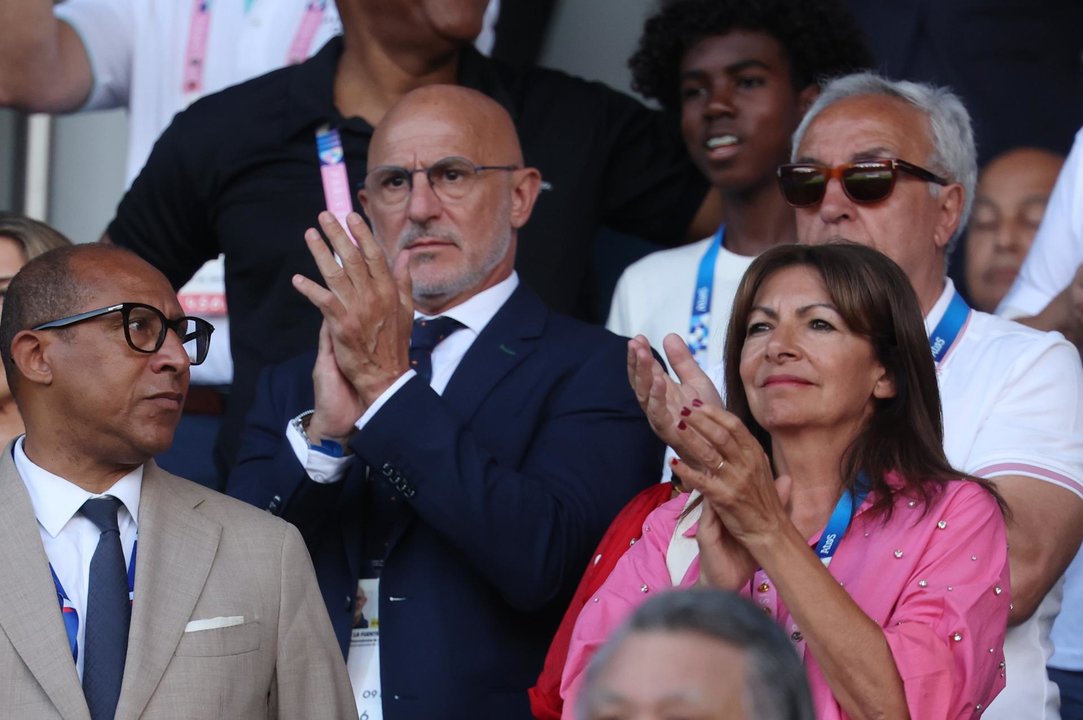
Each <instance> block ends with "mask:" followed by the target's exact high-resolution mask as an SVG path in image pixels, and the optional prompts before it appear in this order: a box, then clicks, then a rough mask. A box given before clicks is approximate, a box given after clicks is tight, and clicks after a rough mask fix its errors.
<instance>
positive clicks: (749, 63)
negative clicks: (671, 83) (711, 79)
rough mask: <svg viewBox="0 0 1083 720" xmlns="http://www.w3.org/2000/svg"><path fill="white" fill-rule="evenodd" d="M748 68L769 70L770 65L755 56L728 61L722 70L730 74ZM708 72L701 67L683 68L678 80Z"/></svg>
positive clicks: (696, 76)
mask: <svg viewBox="0 0 1083 720" xmlns="http://www.w3.org/2000/svg"><path fill="white" fill-rule="evenodd" d="M749 69H757V70H770V69H771V66H770V65H768V64H767V63H765V62H764V61H762V60H756V59H755V58H748V59H746V60H738V61H737V62H734V63H730V64H729V65H726V66H725V67H723V68H722V71H723V72H725V73H730V74H732V73H739V72H741V71H743V70H749ZM708 74H709V71H708V70H705V69H702V68H696V69H694V70H685V71H683V72H681V75H680V78H679V79H680V80H689V79H693V78H699V77H702V76H704V75H708Z"/></svg>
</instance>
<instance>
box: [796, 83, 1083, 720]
mask: <svg viewBox="0 0 1083 720" xmlns="http://www.w3.org/2000/svg"><path fill="white" fill-rule="evenodd" d="M793 147H794V150H793V163H792V164H789V165H783V166H781V167H780V168H779V171H778V175H779V184H780V187H781V190H782V193H783V196H784V197H785V198H786V200H787V201H788V202H789V203H790V205H792V206H793V207H794V208H795V212H796V214H797V232H798V239H799V241H800V242H805V243H823V242H835V241H848V242H856V243H860V244H863V245H869V246H871V247H874V248H877V249H878V250H881V251H882V252H884V253H885V254H886V255H888V256H889V257H891V258H892V259H893V260H895V261H896V262H897V263H898V264H899V265H900V266H901V267H902V268H903V270H904V271H906V274H907V275H908V276H909V278H910V281H911V283H912V284H913V286H914V289H915V290H916V291H917V295H918V299H919V300H920V301H921V304H922V309H923V310H924V312H925V314H926V321H925V322H926V327H927V329H928V331H929V334H930V340H929V342H930V348H931V350H932V353H933V356H934V359H935V360H936V365H937V377H938V378H939V380H940V393H941V404H942V408H943V415H944V446H945V448H944V449H945V452H946V454H947V457H948V460H949V461H950V462H951V463H952V465H953V466H954V467H956V468H957V469H959V470H961V471H963V472H966V473H969V474H972V475H976V476H979V477H984V478H987V479H989V480H990V481H992V482H993V483H994V484H995V485H996V488H997V490H998V491H999V492H1000V494H1001V496H1002V497H1003V498H1004V499H1005V500H1006V501H1007V503H1008V505H1009V507H1010V510H1011V515H1010V517H1009V525H1008V528H1009V540H1010V545H1011V581H1012V588H1011V591H1012V602H1013V611H1012V616H1011V619H1010V623H1011V625H1013V626H1014V627H1011V628H1009V632H1008V637H1007V639H1006V641H1005V647H1004V651H1005V657H1006V674H1007V687H1006V689H1005V690H1004V691H1003V692H1002V693H1001V695H1000V696H999V697H998V698H997V699H996V701H994V702H993V703H992V705H991V706H990V707H989V709H988V711H987V712H986V713H985V715H984V716H983V717H986V718H990V717H992V718H1056V717H1058V714H1057V704H1058V703H1057V694H1056V690H1055V689H1054V688H1052V687H1051V685H1050V683H1049V682H1048V680H1047V678H1046V674H1045V661H1046V659H1047V658H1048V654H1047V652H1048V648H1049V644H1048V633H1049V626H1050V624H1051V622H1052V618H1053V615H1054V614H1055V613H1056V610H1057V607H1059V604H1060V586H1059V584H1058V585H1057V587H1056V588H1055V589H1053V588H1054V584H1055V583H1056V582H1057V580H1058V578H1059V577H1060V576H1061V574H1062V573H1063V572H1064V569H1065V568H1066V567H1067V565H1068V563H1069V562H1070V561H1071V559H1072V557H1073V556H1074V555H1075V553H1076V549H1077V548H1078V547H1079V544H1080V539H1081V537H1083V373H1081V371H1080V365H1079V357H1078V355H1077V354H1076V352H1075V348H1074V347H1073V346H1072V345H1070V344H1069V343H1068V342H1067V341H1065V340H1064V338H1063V337H1061V336H1060V335H1058V334H1053V333H1051V334H1045V333H1039V332H1036V331H1033V330H1031V329H1029V328H1025V327H1023V326H1021V325H1019V324H1017V323H1013V322H1010V321H1007V320H1003V319H1001V318H997V317H995V316H992V315H988V314H986V313H982V312H978V311H975V310H971V309H970V308H969V307H967V305H966V303H965V302H964V301H963V299H962V298H961V297H960V296H959V295H958V293H957V292H956V291H955V288H954V287H953V285H952V282H951V280H950V279H948V278H946V277H945V271H946V267H947V257H948V254H949V253H950V251H951V248H952V247H953V246H954V243H955V241H956V239H957V238H958V235H959V233H960V229H961V227H962V226H963V225H964V224H965V223H966V219H967V217H968V215H969V212H970V207H971V204H972V200H973V196H974V187H975V184H976V176H977V164H976V161H975V156H976V153H975V149H974V139H973V133H972V131H971V127H970V118H969V116H968V115H967V112H966V109H965V108H964V107H963V105H962V103H961V102H960V101H959V99H958V98H957V97H956V96H955V95H954V94H952V93H951V92H950V91H948V90H945V89H942V88H934V87H931V86H928V85H922V84H917V83H910V82H901V81H899V82H896V81H889V80H886V79H883V78H881V77H878V76H876V75H873V74H868V73H865V74H859V75H850V76H847V77H843V78H840V79H837V80H835V81H833V82H832V83H830V84H828V85H827V86H826V87H825V88H824V90H823V93H822V94H821V95H820V98H819V99H818V100H817V101H816V102H815V103H814V104H813V106H812V108H811V109H810V110H809V112H808V114H807V115H806V116H805V119H804V121H803V122H802V123H801V125H800V127H798V129H797V132H796V133H795V135H794V144H793ZM950 531H951V530H950V528H945V532H950ZM974 561H975V562H981V558H977V557H975V559H974ZM1051 589H1052V592H1051ZM1043 598H1044V600H1043ZM931 610H934V609H931ZM904 681H905V678H904Z"/></svg>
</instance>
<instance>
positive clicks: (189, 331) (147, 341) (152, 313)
mask: <svg viewBox="0 0 1083 720" xmlns="http://www.w3.org/2000/svg"><path fill="white" fill-rule="evenodd" d="M115 312H118V313H120V314H121V317H123V318H124V339H125V340H127V341H128V346H129V347H130V348H131V349H132V350H135V351H136V352H141V353H156V352H158V351H159V350H161V349H162V345H163V344H164V343H165V334H166V331H167V330H172V331H173V332H175V333H177V337H179V338H180V341H181V345H183V346H184V351H185V352H186V353H188V359H189V360H190V361H191V363H192V365H199V364H200V363H201V362H203V361H204V360H206V359H207V351H208V350H209V349H210V346H211V333H212V332H214V326H213V325H211V324H210V323H209V322H207V321H206V320H204V319H203V318H197V317H189V316H185V317H180V318H177V319H176V320H170V319H168V318H167V317H166V316H165V315H163V314H162V311H161V310H159V309H158V308H156V307H154V306H152V305H144V304H143V303H118V304H116V305H110V306H108V307H103V308H98V309H97V310H88V311H86V312H82V313H79V314H78V315H72V316H70V317H66V318H60V319H59V320H52V321H50V322H46V323H42V324H40V325H36V326H35V327H33V328H32V329H33V330H54V329H56V328H65V327H70V326H72V325H76V324H78V323H81V322H86V321H87V320H93V319H94V318H99V317H101V316H103V315H108V314H110V313H115Z"/></svg>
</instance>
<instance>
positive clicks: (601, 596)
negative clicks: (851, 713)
mask: <svg viewBox="0 0 1083 720" xmlns="http://www.w3.org/2000/svg"><path fill="white" fill-rule="evenodd" d="M873 500H874V498H872V497H869V498H867V499H866V501H865V502H864V503H863V504H862V506H861V508H859V510H858V512H857V514H856V515H855V517H854V520H853V523H852V525H851V527H850V529H849V531H848V532H847V533H846V535H845V536H844V537H843V539H842V541H841V543H840V544H839V546H838V549H837V550H836V552H835V556H834V559H833V560H832V562H831V565H830V566H829V567H828V571H829V572H830V573H831V575H832V576H833V577H834V578H835V579H837V580H838V581H839V584H840V585H842V586H843V587H844V588H845V589H846V590H847V591H848V592H849V593H850V596H851V597H852V598H853V599H854V602H856V603H857V605H858V606H859V607H860V608H861V609H862V610H863V611H864V612H865V614H866V615H868V616H869V617H870V618H872V620H874V621H875V622H876V623H878V624H879V625H880V626H881V627H882V628H883V629H884V636H885V637H886V638H887V642H888V645H889V646H890V648H891V652H892V655H893V656H894V659H895V665H896V667H897V668H898V671H899V675H900V677H901V678H902V681H903V687H904V690H905V693H906V701H907V705H908V707H909V709H910V716H911V717H913V718H921V719H922V720H927V719H939V718H972V717H976V716H978V715H980V714H981V711H982V710H983V709H984V708H985V707H987V706H988V705H989V702H990V701H992V699H993V698H994V697H996V695H997V693H999V692H1000V690H1001V689H1002V688H1003V687H1004V652H1003V644H1004V632H1005V629H1006V626H1007V621H1008V605H1009V597H1010V592H1009V585H1008V544H1007V533H1006V530H1005V524H1004V518H1003V516H1002V515H1001V512H1000V509H999V507H998V506H997V503H996V501H995V500H994V499H993V497H992V496H991V495H990V494H989V493H988V492H986V491H985V490H984V489H983V488H982V487H981V486H979V485H978V484H976V483H973V482H967V481H959V482H950V483H948V484H947V486H946V487H945V488H944V492H943V493H942V494H941V495H940V497H939V498H937V500H936V501H935V502H934V503H933V505H932V507H931V508H929V511H928V512H927V513H925V514H924V515H923V514H922V512H923V509H924V508H923V506H922V504H921V503H920V501H914V500H908V499H906V498H903V497H899V498H896V500H895V509H894V513H893V515H892V517H891V519H890V520H889V521H887V522H886V523H885V521H884V519H883V516H882V515H881V516H877V517H873V516H871V515H870V513H868V509H869V507H870V506H871V504H872V502H873ZM686 501H687V496H681V497H678V498H674V499H673V500H671V501H669V502H668V503H666V504H665V505H662V506H661V507H659V508H658V509H657V510H655V511H654V512H653V513H651V514H650V515H649V516H647V519H646V521H645V522H644V523H643V538H642V540H640V541H639V542H638V543H636V544H635V545H633V546H632V547H631V548H630V549H629V550H628V552H626V553H625V554H624V557H623V558H621V560H620V562H618V563H617V565H616V567H615V568H614V569H613V572H612V574H611V575H610V576H609V578H608V579H607V580H606V582H605V584H604V585H602V587H601V588H600V589H599V591H598V592H597V593H596V594H595V596H594V597H593V598H591V600H590V601H589V602H588V603H587V604H586V606H585V607H584V608H583V611H582V612H581V613H580V614H579V619H578V620H577V621H576V625H575V630H574V631H573V634H572V641H571V648H570V650H569V652H568V661H567V664H566V665H565V667H564V675H563V678H562V680H561V695H562V696H563V697H564V715H563V717H564V718H566V719H567V720H571V718H573V717H574V714H573V713H574V710H575V701H576V698H577V697H578V694H579V690H580V683H581V682H582V675H583V672H584V670H585V669H586V665H587V662H588V661H589V660H590V657H591V656H592V655H593V654H594V652H595V650H597V648H598V647H599V646H600V645H601V644H602V643H604V642H605V640H606V638H608V637H609V635H610V634H611V633H612V632H613V630H615V629H616V627H617V626H618V625H620V624H621V623H622V622H623V621H624V620H625V619H626V618H627V617H628V616H629V615H630V614H631V613H632V611H633V610H634V609H635V608H636V607H638V606H639V605H640V603H642V602H643V601H645V600H646V599H647V598H648V597H650V595H651V594H652V593H656V592H663V591H665V590H668V589H671V588H672V587H673V586H674V583H673V580H671V578H670V570H669V568H668V567H667V563H666V551H667V548H668V546H669V544H670V541H671V539H673V541H674V542H675V543H687V542H692V543H695V526H694V525H693V526H692V527H691V528H690V529H689V530H688V531H687V532H685V533H683V534H682V537H679V538H674V530H675V529H676V526H677V521H678V518H679V516H680V514H681V511H682V510H683V509H684V505H685V503H686ZM818 536H819V533H817V535H816V537H813V538H811V539H810V542H809V544H810V545H812V544H814V543H815V541H816V540H817V539H818ZM698 578H699V560H698V558H696V559H694V560H692V563H691V565H690V566H689V567H688V570H687V572H685V573H684V575H683V579H682V580H681V582H680V583H679V587H688V586H691V585H694V584H695V583H696V581H697V580H698ZM741 594H742V595H744V596H745V597H749V598H750V599H751V600H752V601H753V602H755V603H756V604H757V605H759V606H761V607H762V608H763V610H764V612H765V613H767V614H768V615H770V616H771V617H773V618H774V619H775V621H776V622H777V623H778V624H779V625H780V626H782V628H783V629H784V630H785V631H786V633H787V634H789V635H790V639H791V640H792V641H793V642H794V644H795V646H796V647H797V649H798V651H799V652H802V653H803V657H804V662H805V671H806V673H807V674H808V680H809V687H810V688H811V691H812V700H813V706H814V708H815V710H816V717H817V718H819V719H820V720H834V719H835V718H845V717H847V716H846V714H845V713H844V712H843V711H842V710H841V708H839V705H838V703H837V702H835V699H834V697H833V696H832V694H831V689H830V688H829V687H828V684H827V680H826V679H825V678H824V676H823V673H822V672H821V670H820V668H819V665H818V664H817V662H816V658H814V657H813V656H812V655H811V654H809V653H808V652H806V651H805V649H804V642H803V641H802V638H801V634H800V628H798V627H797V625H796V624H795V623H794V621H793V619H792V618H791V617H790V614H789V612H788V610H787V609H786V604H785V603H784V602H783V600H782V598H780V597H779V596H778V593H777V592H776V591H775V588H774V584H773V583H772V582H771V580H770V578H769V577H767V575H766V574H765V573H764V572H763V571H762V570H761V571H759V572H757V573H756V576H755V578H754V579H753V581H752V583H751V584H750V585H749V586H747V587H745V588H744V590H743V591H742V592H741Z"/></svg>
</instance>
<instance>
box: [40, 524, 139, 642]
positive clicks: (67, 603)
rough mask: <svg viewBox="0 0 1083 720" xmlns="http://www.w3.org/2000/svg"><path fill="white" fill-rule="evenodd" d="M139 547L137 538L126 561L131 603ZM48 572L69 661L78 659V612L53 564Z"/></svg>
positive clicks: (133, 593)
mask: <svg viewBox="0 0 1083 720" xmlns="http://www.w3.org/2000/svg"><path fill="white" fill-rule="evenodd" d="M138 547H139V538H138V537H137V538H136V540H135V542H134V543H132V557H131V559H130V560H129V561H128V601H129V602H131V600H132V598H133V596H134V595H135V551H136V549H137V548H138ZM49 572H50V574H52V576H53V587H55V588H56V599H57V601H58V602H59V603H60V613H61V615H62V616H63V618H64V630H65V631H66V632H67V633H68V645H69V646H70V647H71V659H72V660H78V659H79V611H78V610H76V609H75V606H74V605H72V603H71V600H70V599H69V598H68V593H67V592H65V590H64V586H63V585H61V584H60V578H58V577H57V576H56V570H53V564H52V563H49Z"/></svg>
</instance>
